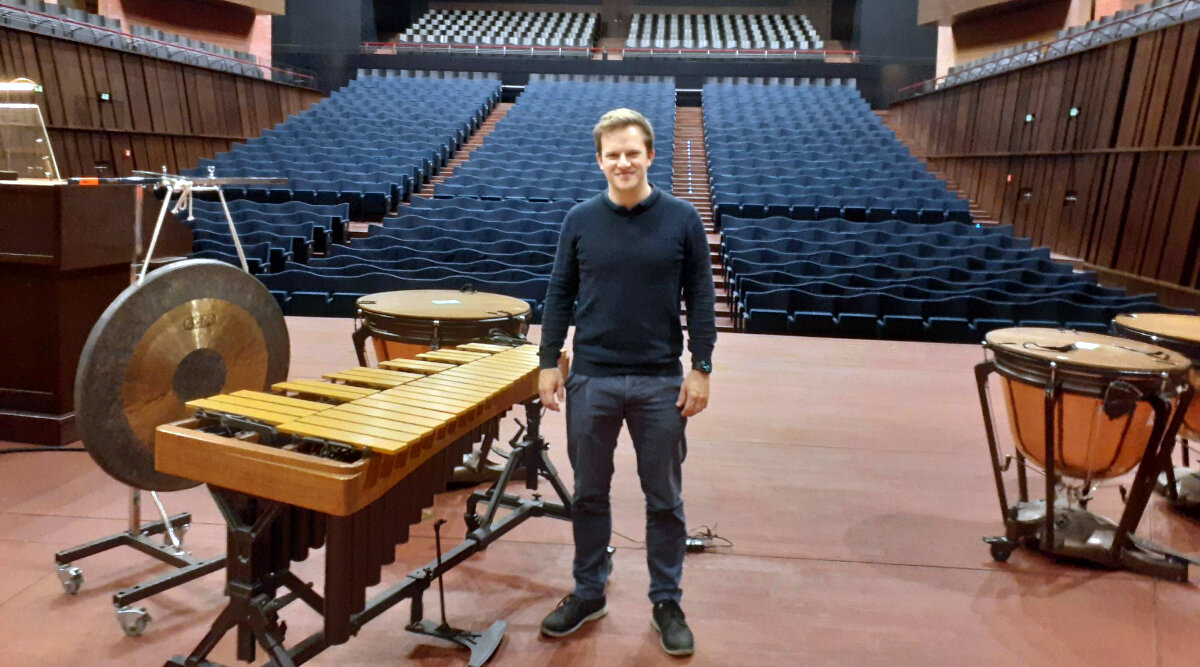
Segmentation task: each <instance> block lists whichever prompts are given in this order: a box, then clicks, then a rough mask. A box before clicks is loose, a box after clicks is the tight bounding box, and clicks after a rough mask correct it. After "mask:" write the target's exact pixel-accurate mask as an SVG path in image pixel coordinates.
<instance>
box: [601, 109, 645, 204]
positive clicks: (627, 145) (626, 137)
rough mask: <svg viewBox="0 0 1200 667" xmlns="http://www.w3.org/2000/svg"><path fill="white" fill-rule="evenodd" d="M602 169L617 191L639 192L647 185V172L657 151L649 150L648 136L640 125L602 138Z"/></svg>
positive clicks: (611, 186) (610, 132)
mask: <svg viewBox="0 0 1200 667" xmlns="http://www.w3.org/2000/svg"><path fill="white" fill-rule="evenodd" d="M596 161H597V162H599V163H600V170H601V171H603V172H604V177H605V178H606V179H608V186H609V187H610V188H612V190H613V191H614V192H636V191H639V190H641V189H642V188H643V187H645V185H646V170H647V169H648V168H649V167H650V163H652V162H654V151H650V152H647V151H646V137H645V136H644V135H643V134H642V128H640V127H638V126H637V125H626V126H625V127H622V128H619V129H616V130H611V131H609V132H605V133H604V134H602V135H600V154H599V155H597V156H596Z"/></svg>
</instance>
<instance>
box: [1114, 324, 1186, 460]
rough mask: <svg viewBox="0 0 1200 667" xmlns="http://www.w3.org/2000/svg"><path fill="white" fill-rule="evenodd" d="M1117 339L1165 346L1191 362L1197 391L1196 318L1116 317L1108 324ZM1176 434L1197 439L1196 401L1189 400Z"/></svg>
mask: <svg viewBox="0 0 1200 667" xmlns="http://www.w3.org/2000/svg"><path fill="white" fill-rule="evenodd" d="M1112 328H1113V332H1114V333H1116V334H1117V335H1118V336H1123V337H1125V338H1131V339H1133V340H1140V341H1143V342H1146V343H1151V344H1153V345H1158V346H1161V347H1165V348H1167V349H1170V350H1175V351H1176V352H1178V353H1180V354H1182V355H1183V356H1185V357H1187V358H1188V359H1191V360H1192V370H1191V373H1190V379H1191V383H1192V386H1193V387H1196V388H1198V389H1200V370H1197V367H1196V364H1200V316H1197V315H1179V314H1175V313H1130V314H1125V315H1117V316H1116V317H1115V318H1113V321H1112ZM1179 430H1180V434H1181V435H1183V436H1184V437H1187V438H1189V439H1197V438H1200V401H1192V404H1191V405H1190V406H1189V407H1188V411H1187V413H1186V414H1184V416H1183V426H1182V427H1181V428H1180V429H1179Z"/></svg>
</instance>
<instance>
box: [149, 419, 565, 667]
mask: <svg viewBox="0 0 1200 667" xmlns="http://www.w3.org/2000/svg"><path fill="white" fill-rule="evenodd" d="M524 405H525V412H526V419H527V422H526V423H527V429H528V430H527V431H526V433H525V437H524V439H522V440H521V441H520V442H518V443H516V444H514V445H513V449H512V453H511V454H510V456H509V459H508V464H507V465H506V467H505V469H504V471H503V472H502V474H501V477H500V479H499V480H497V481H496V482H495V483H493V485H492V486H491V488H490V489H489V490H488V491H487V492H486V493H480V492H476V493H474V494H472V496H471V497H470V498H469V499H468V505H467V517H466V521H467V525H468V533H467V535H466V539H464V540H463V541H462V542H460V543H459V544H458V545H457V546H455V547H454V548H453V549H451V550H450V551H449V552H448V553H446V554H444V555H443V554H441V553H439V554H438V557H437V558H436V559H435V560H434V561H432V562H430V563H428V564H426V565H425V566H424V567H421V568H418V569H416V570H413V571H412V572H410V573H409V574H408V575H407V576H406V577H404V579H403V581H401V582H400V583H398V584H395V585H393V586H391V587H389V588H388V589H387V590H385V591H383V592H382V593H380V594H378V595H377V596H375V597H374V598H373V599H371V600H370V601H367V602H366V603H365V605H364V606H363V607H362V609H361V610H359V611H357V612H353V613H350V614H348V615H346V616H345V618H344V619H341V618H339V619H338V620H336V621H335V622H334V623H333V624H330V623H329V622H328V619H329V617H330V616H331V615H336V614H335V612H334V610H333V607H338V606H343V605H347V604H349V605H353V601H350V602H347V601H346V600H343V599H340V597H342V596H345V595H347V594H349V595H353V594H355V593H361V591H345V590H342V591H338V592H337V595H338V596H339V599H334V598H333V597H331V592H330V586H329V581H330V577H329V576H328V574H329V573H330V572H331V571H337V570H338V568H347V567H349V568H353V567H354V563H350V562H344V561H345V558H344V557H343V556H342V555H340V554H341V553H342V552H341V547H339V546H337V545H343V546H344V545H347V544H349V543H350V540H352V539H354V538H356V537H358V536H356V535H353V534H351V533H352V532H353V531H352V528H350V523H349V522H348V521H346V519H348V517H324V516H323V515H319V513H314V514H317V515H319V516H321V517H322V519H323V520H324V521H327V522H330V523H329V524H328V525H327V535H328V536H327V537H326V573H327V575H326V590H325V597H322V596H321V595H319V594H318V593H317V592H316V591H315V590H313V589H312V587H311V586H309V585H308V584H305V583H303V582H301V581H300V580H299V579H298V578H297V577H296V576H295V575H294V574H292V573H291V571H290V570H289V569H288V563H289V562H290V560H289V559H288V558H285V557H284V556H285V555H287V554H284V555H281V554H277V553H272V551H271V549H270V548H269V546H268V544H267V543H268V542H269V540H264V538H267V537H269V536H270V535H271V530H272V527H273V526H274V525H275V524H276V523H277V521H278V520H279V518H280V517H281V516H282V515H283V514H284V513H285V512H287V511H289V508H291V506H289V505H288V504H286V503H283V502H279V501H271V500H265V499H261V498H256V497H254V496H252V495H250V494H247V493H242V492H238V491H231V490H228V489H222V488H219V487H214V486H212V485H210V487H209V488H210V490H211V492H212V494H213V497H214V499H216V501H217V506H218V508H220V510H221V513H222V515H223V516H224V517H225V519H226V522H227V525H228V534H229V541H228V543H229V558H228V564H227V571H228V584H227V592H228V595H229V598H230V601H229V604H228V606H226V608H225V610H224V611H222V613H221V615H220V616H219V617H218V618H217V620H216V621H214V622H213V625H212V627H211V628H210V630H209V632H208V633H207V634H206V635H205V637H204V638H203V639H202V640H201V641H200V643H199V644H198V645H197V646H196V648H195V649H194V650H193V651H192V653H191V654H190V655H189V656H187V657H186V658H184V657H182V656H176V657H174V658H172V659H171V660H169V661H168V662H167V663H166V664H167V665H173V666H177V667H183V666H185V665H186V666H193V665H211V664H212V663H210V662H207V661H206V660H205V658H206V657H207V655H208V654H209V653H210V652H211V651H212V649H213V648H214V647H215V646H216V645H217V643H218V642H219V641H220V639H221V637H222V636H224V635H225V634H226V633H227V632H228V631H229V630H232V629H234V628H237V630H238V640H237V646H238V648H237V654H238V659H239V660H244V661H247V662H249V661H253V660H254V654H255V644H257V645H259V646H261V647H262V648H263V650H264V651H266V653H267V655H269V656H270V658H271V661H272V663H273V664H274V665H277V666H278V667H290V666H292V665H300V664H303V663H305V662H307V661H308V660H310V659H312V658H313V657H315V656H316V655H317V654H319V653H321V652H322V651H324V650H325V649H326V648H329V647H330V646H332V645H335V644H338V643H342V642H344V641H346V640H347V639H348V638H349V637H350V636H353V635H354V634H356V633H357V632H358V630H359V629H361V628H362V626H363V625H365V624H366V623H367V622H369V621H371V620H373V619H374V618H376V617H377V616H379V615H380V614H382V613H383V612H384V611H386V610H388V609H389V608H391V607H393V606H395V605H396V604H398V603H400V602H401V601H403V600H411V601H412V604H411V610H410V620H409V623H408V625H407V626H406V629H407V630H409V631H410V632H414V633H418V634H425V635H429V636H433V637H437V638H439V639H444V640H447V641H451V642H455V643H458V644H460V645H462V646H464V647H466V648H468V649H469V650H470V651H471V659H470V662H469V664H470V665H472V666H475V665H482V664H483V663H484V662H486V661H487V660H488V659H489V658H490V657H491V656H492V654H493V653H494V652H495V651H496V649H497V648H498V647H499V644H500V641H501V640H502V639H503V633H504V630H505V627H506V624H505V622H504V621H497V622H496V623H494V624H492V626H491V627H489V628H488V630H486V631H485V632H483V633H473V632H467V631H463V630H458V629H455V628H452V627H449V626H447V625H446V624H444V623H443V624H440V625H435V624H434V623H433V622H431V621H429V620H426V619H425V618H424V603H423V595H424V593H425V591H426V590H428V589H429V587H430V586H431V585H432V584H433V582H434V581H436V580H439V579H440V577H441V576H442V574H444V573H445V572H447V571H449V570H450V569H451V568H453V567H454V566H456V565H458V564H459V563H461V562H463V561H465V560H467V559H468V558H470V557H471V556H472V555H474V554H475V553H476V552H478V551H482V550H483V549H486V548H487V547H488V546H489V545H490V544H491V543H492V542H494V541H496V540H498V539H499V538H500V537H502V536H503V535H505V534H506V533H508V532H509V531H510V530H512V529H513V528H516V527H517V526H518V525H520V524H521V523H522V522H524V521H525V520H526V519H529V518H531V517H535V516H553V517H556V518H560V519H568V520H569V519H570V516H571V495H570V493H569V492H568V490H567V488H566V486H565V485H564V484H563V482H562V480H561V478H559V476H558V472H557V471H556V470H555V468H554V466H553V464H552V463H551V462H550V460H549V458H548V456H547V454H546V452H547V450H548V448H549V445H548V444H547V443H546V441H545V440H544V439H543V438H542V437H541V433H540V421H541V402H540V400H538V399H537V398H531V399H528V400H526V401H524ZM453 449H454V448H453V447H449V448H447V450H446V453H447V454H453V451H452V450H453ZM432 461H433V460H431V462H432ZM522 467H523V468H524V472H525V479H526V487H527V488H529V489H533V490H536V489H537V486H538V480H539V479H541V478H545V479H546V480H547V482H549V483H550V484H551V486H552V487H553V488H554V490H555V492H556V493H557V495H558V496H559V502H557V503H555V502H547V501H546V500H543V499H542V498H540V497H537V496H535V497H534V498H523V497H520V496H516V495H513V494H508V493H506V492H505V485H506V484H507V482H508V481H509V480H511V479H514V477H515V475H516V473H517V471H518V470H519V469H520V468H522ZM385 499H386V496H385V498H381V499H380V501H384V500H385ZM380 501H376V503H372V505H370V506H368V507H366V508H364V509H362V510H360V512H370V511H377V510H378V508H375V507H374V505H375V504H377V503H378V502H380ZM481 501H482V502H485V503H486V504H487V505H488V510H487V512H486V513H485V514H484V515H483V516H482V517H481V516H479V515H478V514H477V513H476V511H475V508H476V507H477V505H478V503H479V502H481ZM501 507H506V508H509V509H511V510H512V511H511V512H509V513H507V514H505V515H503V516H499V517H498V516H497V511H498V510H499V508H501ZM295 509H299V508H295ZM301 511H302V512H309V510H301ZM347 531H349V532H347ZM439 544H440V542H439ZM310 546H317V545H315V544H313V545H310ZM293 548H295V547H294V546H293ZM439 552H440V546H439ZM281 587H282V588H286V589H287V590H288V593H287V594H285V595H283V596H281V597H278V596H277V595H276V591H277V590H278V589H279V588H281ZM295 600H301V601H303V602H304V603H305V604H307V605H308V606H309V607H311V608H312V609H314V610H315V611H317V612H318V613H319V614H321V615H322V616H324V617H326V619H327V623H326V627H325V629H324V630H322V631H319V632H316V633H314V634H312V635H310V636H308V637H306V638H305V639H303V640H301V641H300V642H299V643H297V644H296V645H294V646H293V647H292V648H290V649H288V648H285V646H284V633H285V631H286V627H285V625H284V624H283V623H281V622H280V621H279V618H278V612H279V610H280V609H282V608H283V607H284V606H286V605H287V604H290V603H291V602H293V601H295Z"/></svg>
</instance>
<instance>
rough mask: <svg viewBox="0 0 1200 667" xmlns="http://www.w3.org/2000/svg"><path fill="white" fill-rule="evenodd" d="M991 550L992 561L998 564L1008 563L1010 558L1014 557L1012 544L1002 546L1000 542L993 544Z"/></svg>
mask: <svg viewBox="0 0 1200 667" xmlns="http://www.w3.org/2000/svg"><path fill="white" fill-rule="evenodd" d="M991 548H992V559H993V560H995V561H996V562H998V563H1004V562H1006V561H1007V560H1008V557H1009V556H1011V555H1012V551H1013V546H1012V545H1011V544H1002V543H1000V542H993V543H992V544H991Z"/></svg>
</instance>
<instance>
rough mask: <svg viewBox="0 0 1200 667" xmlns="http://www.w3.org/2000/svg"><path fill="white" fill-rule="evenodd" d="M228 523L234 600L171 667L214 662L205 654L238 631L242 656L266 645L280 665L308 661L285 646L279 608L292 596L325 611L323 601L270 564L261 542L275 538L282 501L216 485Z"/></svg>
mask: <svg viewBox="0 0 1200 667" xmlns="http://www.w3.org/2000/svg"><path fill="white" fill-rule="evenodd" d="M210 490H211V491H212V494H213V499H214V500H216V501H217V507H218V508H220V510H221V514H222V516H224V517H225V521H226V524H227V533H228V543H229V556H230V558H229V560H228V562H227V564H226V565H227V567H226V571H227V572H228V583H227V584H226V587H225V589H226V593H227V594H228V596H229V604H228V606H226V607H225V610H224V611H222V612H221V615H220V616H219V617H217V620H216V621H214V622H213V624H212V627H211V628H209V631H208V633H207V634H206V635H205V636H204V638H203V639H202V640H200V643H199V644H197V645H196V648H195V649H194V650H193V651H192V653H191V654H190V655H188V656H187V657H186V658H184V657H182V656H175V657H174V658H172V659H171V660H169V661H167V663H166V664H167V665H174V666H177V667H184V666H195V665H208V664H211V663H208V662H207V661H206V660H205V658H206V657H207V656H208V654H209V653H210V652H211V651H212V650H213V648H215V647H216V645H217V643H218V642H219V641H220V640H221V638H222V637H224V636H225V634H226V633H227V632H229V631H230V630H233V629H235V628H236V629H237V631H238V638H237V646H238V648H237V654H238V659H239V660H242V661H245V662H253V661H254V659H255V657H254V654H255V644H257V645H258V646H260V647H262V649H263V651H264V652H265V653H266V654H267V656H268V657H269V658H270V659H271V664H272V665H275V666H276V667H293V666H294V665H296V664H299V663H300V662H303V661H302V660H296V659H294V657H293V655H292V654H291V653H289V652H288V650H287V649H286V648H284V645H283V635H284V632H285V630H286V628H285V626H284V624H282V623H280V622H279V619H278V616H277V614H278V611H279V610H280V609H281V608H282V607H283V606H285V605H287V604H288V603H290V602H291V601H292V600H295V599H299V600H302V601H303V602H305V603H306V604H308V605H309V606H311V607H313V608H315V609H317V610H318V611H320V610H321V608H322V606H323V601H322V600H321V598H320V596H319V595H317V594H316V593H315V592H314V591H313V590H312V589H311V588H310V587H309V586H307V585H306V584H304V583H303V582H301V581H300V580H299V579H297V578H296V577H295V576H294V575H292V574H291V573H290V572H277V571H276V567H275V566H276V564H275V563H272V562H270V561H271V558H270V556H269V552H268V550H265V549H262V548H260V547H261V544H260V542H261V540H262V538H263V537H264V536H268V537H269V536H270V528H271V524H272V523H274V521H275V519H277V518H278V517H279V516H280V514H281V513H282V512H283V510H284V508H285V505H283V504H282V503H275V502H269V501H264V500H257V501H253V500H252V501H250V502H243V500H244V499H245V498H246V496H244V495H243V494H238V493H236V492H232V491H226V490H224V489H217V488H213V487H210ZM280 586H283V587H285V588H287V589H289V590H290V591H291V593H289V594H288V595H285V596H283V597H279V598H277V597H276V596H275V590H276V589H277V588H278V587H280Z"/></svg>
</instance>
